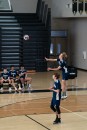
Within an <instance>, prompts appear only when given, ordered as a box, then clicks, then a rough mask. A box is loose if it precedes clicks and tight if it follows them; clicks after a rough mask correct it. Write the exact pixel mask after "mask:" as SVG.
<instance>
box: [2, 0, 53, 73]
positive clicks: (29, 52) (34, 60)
mask: <svg viewBox="0 0 87 130" xmlns="http://www.w3.org/2000/svg"><path fill="white" fill-rule="evenodd" d="M39 2H40V4H41V5H42V6H40V4H39ZM38 7H41V9H40V8H38ZM38 9H39V10H38ZM50 17H51V16H50V9H49V8H48V6H47V4H45V2H43V1H42V0H38V6H37V11H36V13H10V12H9V13H0V68H3V67H7V68H9V67H10V66H11V65H14V66H15V67H16V68H19V66H20V65H24V66H25V68H26V69H27V70H35V71H40V72H41V71H46V70H47V62H46V61H45V60H44V59H45V57H49V50H50V42H51V35H50V28H51V23H50ZM24 35H28V36H29V39H28V40H24V39H23V37H24Z"/></svg>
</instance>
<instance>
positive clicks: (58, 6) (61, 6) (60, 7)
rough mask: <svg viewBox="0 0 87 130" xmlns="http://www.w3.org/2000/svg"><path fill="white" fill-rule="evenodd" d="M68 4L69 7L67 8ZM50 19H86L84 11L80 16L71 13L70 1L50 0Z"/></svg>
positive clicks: (86, 15) (86, 14)
mask: <svg viewBox="0 0 87 130" xmlns="http://www.w3.org/2000/svg"><path fill="white" fill-rule="evenodd" d="M68 4H69V7H68ZM52 17H87V13H85V11H84V12H83V13H82V14H81V15H80V13H79V12H77V13H76V14H75V15H74V14H73V12H72V0H52Z"/></svg>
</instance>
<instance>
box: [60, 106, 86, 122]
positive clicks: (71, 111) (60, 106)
mask: <svg viewBox="0 0 87 130" xmlns="http://www.w3.org/2000/svg"><path fill="white" fill-rule="evenodd" d="M60 108H62V109H64V110H66V111H67V112H70V113H72V114H74V115H76V116H79V117H81V118H83V119H86V120H87V118H86V117H85V116H82V115H80V114H78V113H76V112H73V111H71V110H69V109H67V108H64V107H62V106H60Z"/></svg>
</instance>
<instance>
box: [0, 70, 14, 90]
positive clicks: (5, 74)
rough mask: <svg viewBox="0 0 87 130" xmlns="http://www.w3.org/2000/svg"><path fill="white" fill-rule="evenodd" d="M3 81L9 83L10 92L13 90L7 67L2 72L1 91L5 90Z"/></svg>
mask: <svg viewBox="0 0 87 130" xmlns="http://www.w3.org/2000/svg"><path fill="white" fill-rule="evenodd" d="M3 83H8V84H9V92H11V91H12V89H11V80H10V77H9V72H8V71H7V68H4V69H3V72H2V73H1V89H0V91H1V92H3Z"/></svg>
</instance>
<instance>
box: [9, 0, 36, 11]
mask: <svg viewBox="0 0 87 130" xmlns="http://www.w3.org/2000/svg"><path fill="white" fill-rule="evenodd" d="M10 1H11V5H12V8H13V12H14V13H36V7H37V1H38V0H10Z"/></svg>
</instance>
